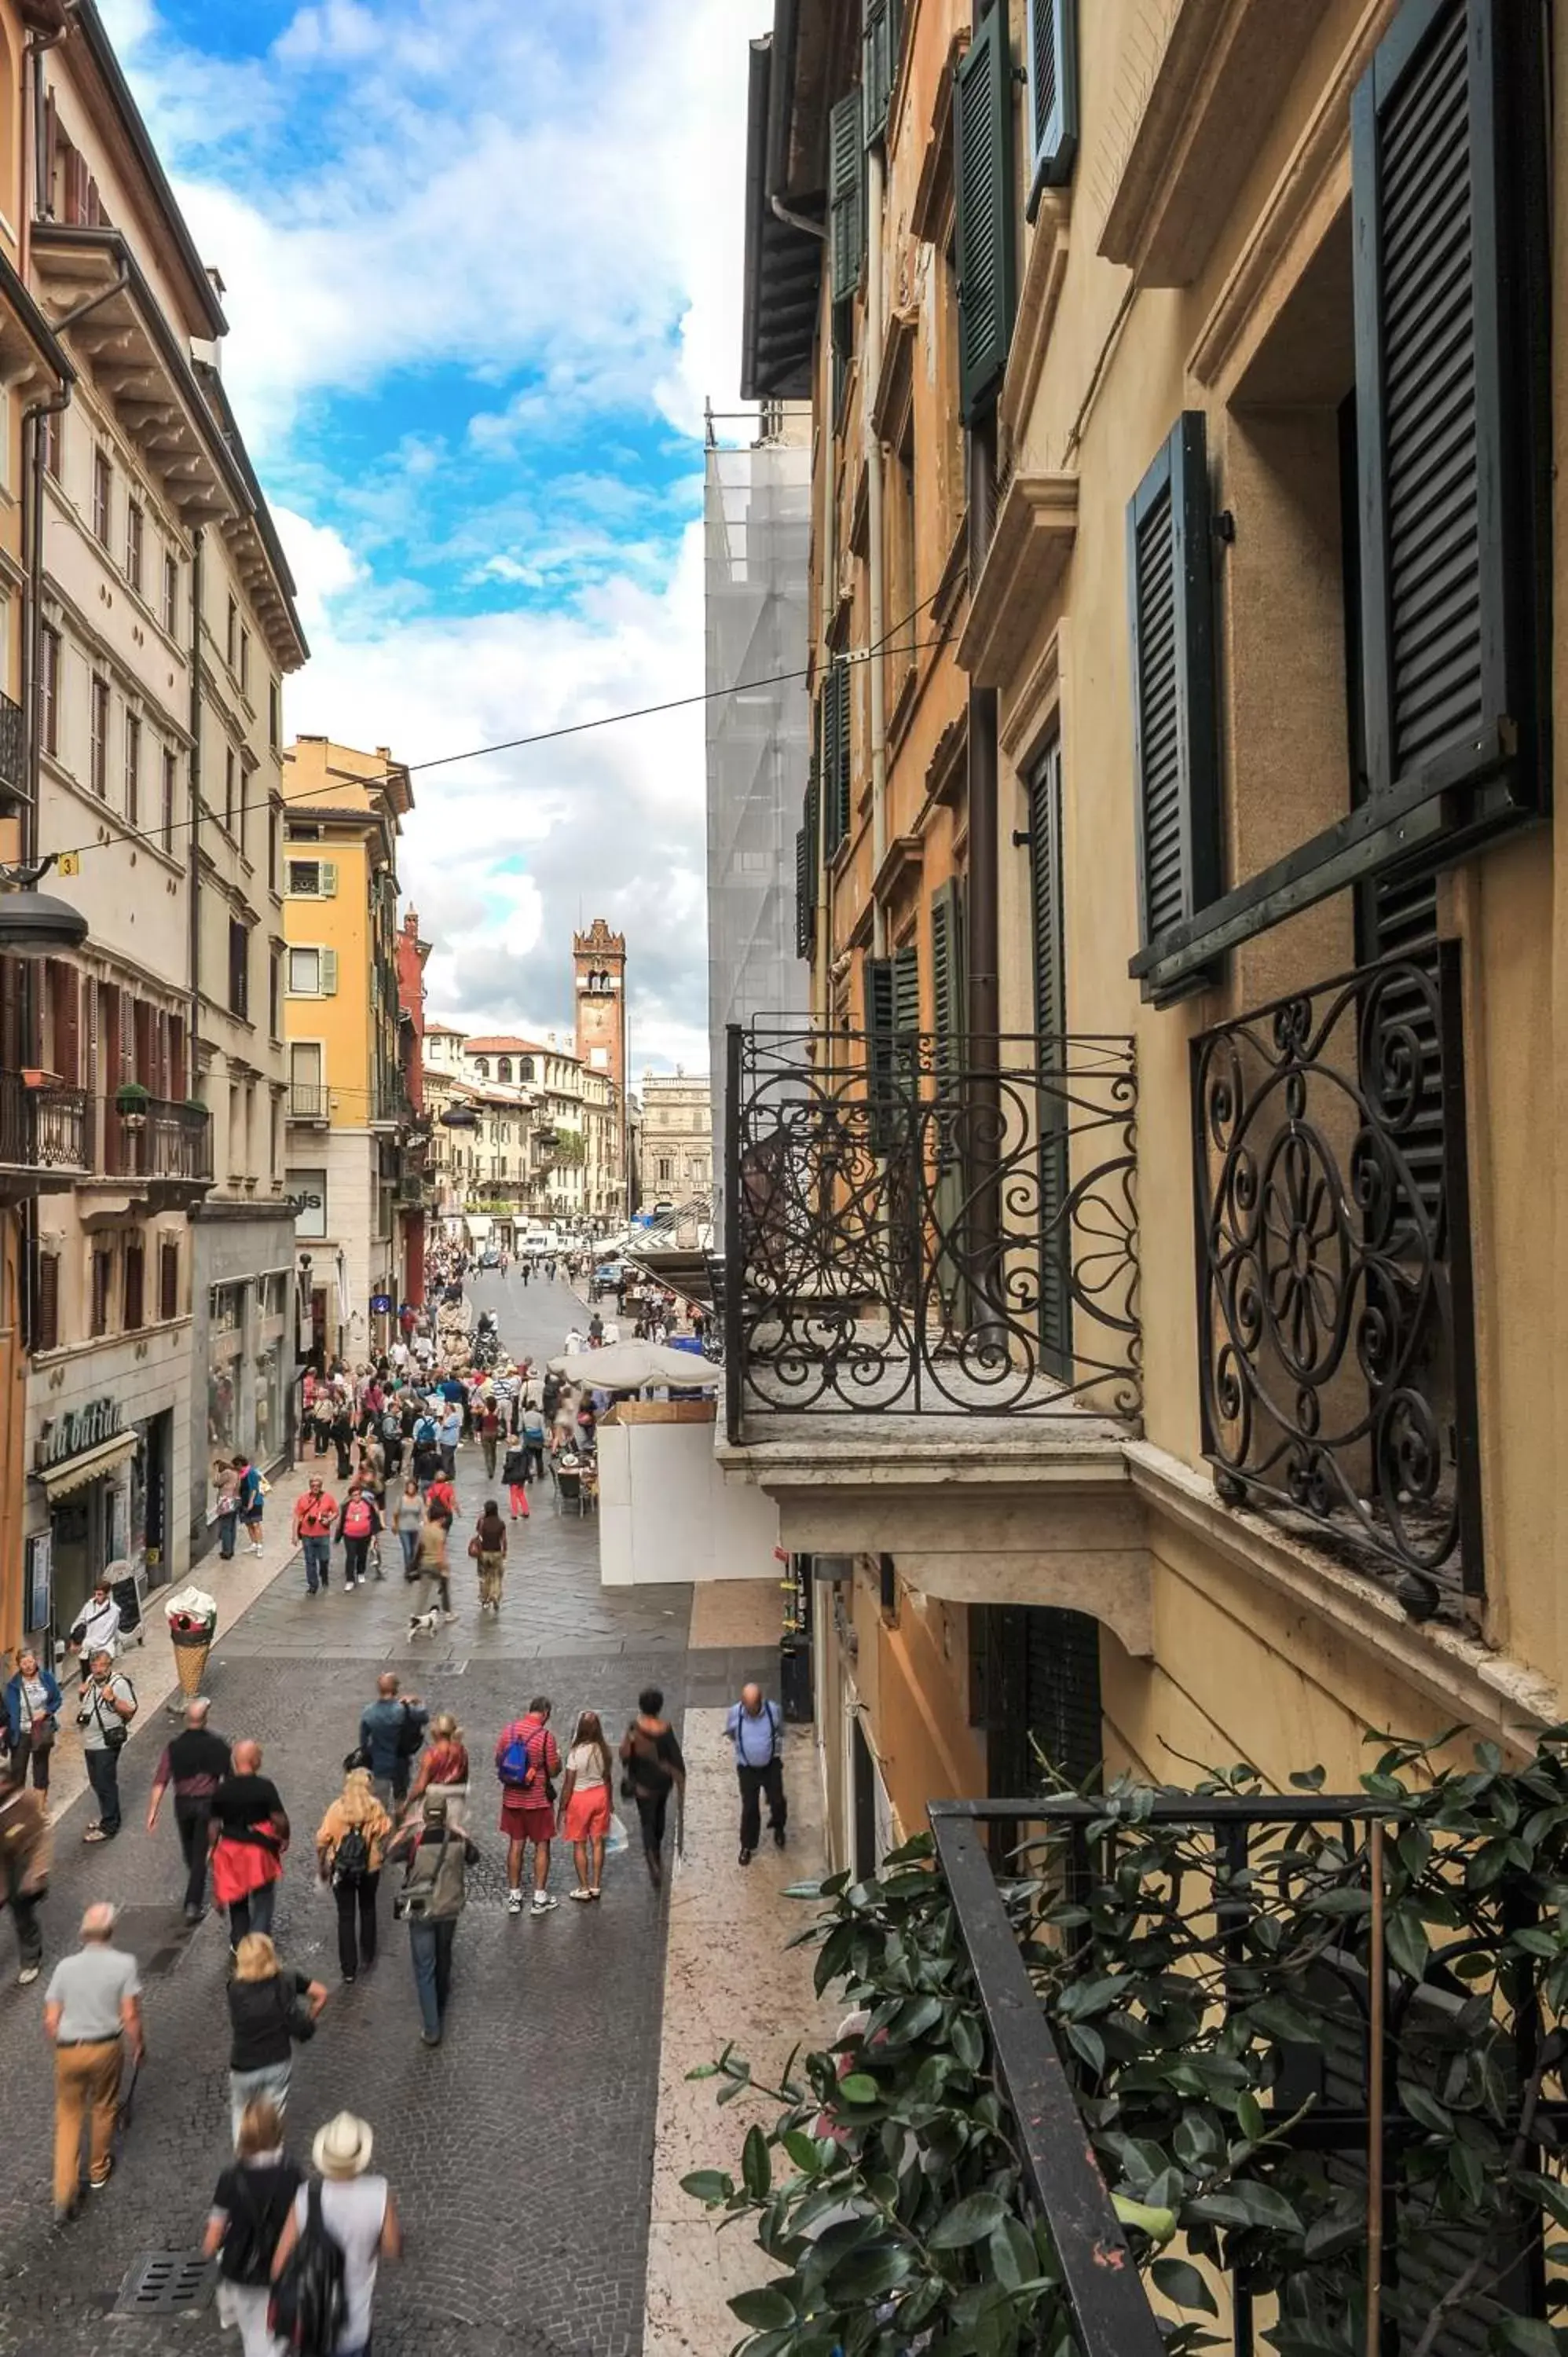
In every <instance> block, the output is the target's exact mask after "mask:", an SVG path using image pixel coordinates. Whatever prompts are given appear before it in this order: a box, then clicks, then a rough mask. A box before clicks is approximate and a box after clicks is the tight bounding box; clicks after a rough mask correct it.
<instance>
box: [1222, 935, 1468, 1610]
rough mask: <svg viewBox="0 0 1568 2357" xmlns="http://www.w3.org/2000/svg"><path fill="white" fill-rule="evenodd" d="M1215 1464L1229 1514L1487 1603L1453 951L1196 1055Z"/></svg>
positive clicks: (1287, 1012) (1303, 1004)
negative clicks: (1245, 1510)
mask: <svg viewBox="0 0 1568 2357" xmlns="http://www.w3.org/2000/svg"><path fill="white" fill-rule="evenodd" d="M1193 1134H1194V1137H1195V1139H1196V1142H1197V1206H1198V1221H1199V1243H1198V1329H1199V1353H1200V1370H1199V1372H1200V1384H1201V1394H1202V1410H1203V1437H1204V1449H1205V1453H1206V1455H1207V1456H1208V1458H1209V1461H1210V1463H1211V1464H1212V1466H1213V1469H1214V1479H1215V1486H1216V1488H1217V1489H1218V1491H1219V1495H1220V1497H1221V1498H1222V1499H1224V1500H1225V1501H1226V1502H1227V1503H1229V1504H1231V1505H1244V1506H1250V1507H1252V1508H1254V1509H1256V1510H1257V1511H1259V1512H1262V1513H1264V1514H1266V1515H1268V1516H1270V1517H1271V1518H1273V1519H1275V1520H1278V1521H1281V1522H1283V1523H1284V1524H1285V1526H1286V1527H1287V1528H1289V1529H1291V1530H1292V1531H1293V1532H1294V1534H1296V1535H1297V1536H1302V1535H1305V1536H1308V1537H1310V1538H1312V1539H1313V1541H1314V1542H1315V1544H1317V1545H1319V1546H1324V1547H1326V1548H1328V1549H1329V1550H1330V1551H1331V1552H1332V1553H1334V1554H1335V1555H1337V1556H1338V1557H1339V1558H1340V1559H1342V1560H1343V1561H1345V1562H1346V1563H1348V1564H1349V1565H1350V1566H1351V1567H1353V1568H1354V1569H1357V1570H1359V1571H1362V1572H1365V1573H1368V1574H1369V1575H1371V1576H1372V1577H1378V1578H1380V1579H1382V1580H1385V1581H1387V1582H1390V1583H1391V1585H1392V1587H1393V1591H1394V1594H1395V1595H1396V1597H1397V1598H1399V1600H1400V1602H1401V1603H1402V1605H1403V1607H1404V1609H1406V1611H1407V1612H1408V1613H1410V1615H1411V1617H1412V1619H1416V1620H1428V1619H1431V1618H1432V1617H1434V1615H1441V1616H1442V1617H1444V1618H1445V1619H1448V1620H1466V1619H1469V1618H1474V1616H1475V1614H1476V1612H1477V1609H1478V1606H1479V1601H1480V1598H1481V1597H1482V1595H1483V1593H1484V1585H1485V1583H1484V1577H1483V1566H1482V1548H1481V1525H1480V1485H1479V1463H1478V1454H1479V1447H1478V1430H1477V1405H1476V1351H1475V1335H1474V1331H1473V1327H1472V1317H1471V1276H1470V1265H1469V1226H1470V1222H1469V1200H1468V1183H1467V1172H1466V1141H1465V1072H1464V1049H1463V1030H1462V1009H1461V973H1460V952H1459V948H1458V945H1457V944H1456V943H1449V942H1445V943H1444V944H1443V946H1442V949H1441V952H1438V953H1435V954H1434V957H1433V958H1432V960H1431V961H1430V962H1426V963H1419V962H1413V961H1409V960H1403V959H1396V960H1390V961H1388V962H1387V963H1383V964H1380V965H1376V966H1369V967H1366V968H1364V969H1363V970H1362V971H1360V972H1359V973H1356V974H1347V975H1343V976H1341V977H1339V978H1338V979H1337V980H1335V981H1332V982H1326V983H1321V984H1318V985H1316V986H1315V987H1313V988H1312V989H1310V990H1305V991H1302V992H1300V993H1298V994H1297V995H1295V996H1292V997H1289V998H1283V999H1280V1000H1278V1001H1276V1003H1275V1004H1274V1005H1273V1006H1264V1007H1260V1008H1258V1009H1257V1010H1256V1011H1255V1012H1253V1013H1251V1014H1250V1015H1245V1016H1242V1017H1239V1018H1238V1019H1237V1020H1236V1021H1235V1022H1233V1023H1229V1024H1224V1025H1221V1026H1220V1027H1219V1028H1218V1029H1216V1030H1213V1031H1209V1032H1207V1033H1205V1034H1204V1035H1203V1036H1202V1038H1200V1039H1197V1041H1195V1043H1194V1047H1193Z"/></svg>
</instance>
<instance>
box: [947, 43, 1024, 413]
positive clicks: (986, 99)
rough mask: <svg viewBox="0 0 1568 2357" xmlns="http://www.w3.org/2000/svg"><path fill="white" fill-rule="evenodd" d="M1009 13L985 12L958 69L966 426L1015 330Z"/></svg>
mask: <svg viewBox="0 0 1568 2357" xmlns="http://www.w3.org/2000/svg"><path fill="white" fill-rule="evenodd" d="M1006 16H1007V12H1006V10H1005V9H1004V8H993V10H992V11H991V14H990V15H989V16H984V17H983V18H982V19H981V21H980V23H979V24H978V25H977V26H976V27H975V30H974V38H973V40H972V42H971V43H970V46H969V48H968V51H967V52H966V54H965V55H964V57H963V58H962V59H961V61H960V62H959V64H958V65H957V66H956V67H955V68H954V70H953V129H954V141H955V154H954V165H953V170H954V180H955V186H956V189H957V212H958V241H957V242H958V355H959V358H958V369H959V412H960V414H961V417H962V419H963V422H964V424H965V425H971V424H972V422H973V420H974V419H975V418H976V417H978V416H979V415H980V414H982V413H983V411H985V410H986V409H988V408H989V407H990V405H991V403H992V401H993V397H994V394H995V392H996V388H997V386H998V384H999V383H1000V382H1001V378H1002V371H1003V370H1004V368H1005V367H1006V365H1007V346H1008V343H1009V341H1010V340H1011V338H1012V334H1013V306H1014V300H1015V277H1016V267H1015V244H1016V238H1015V228H1014V220H1013V74H1012V61H1011V59H1010V58H1009V56H1008V53H1007V23H1006Z"/></svg>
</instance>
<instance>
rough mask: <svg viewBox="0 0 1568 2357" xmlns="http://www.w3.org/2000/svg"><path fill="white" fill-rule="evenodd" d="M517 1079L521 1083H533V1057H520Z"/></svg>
mask: <svg viewBox="0 0 1568 2357" xmlns="http://www.w3.org/2000/svg"><path fill="white" fill-rule="evenodd" d="M517 1077H518V1079H519V1080H520V1081H531V1080H532V1078H533V1059H532V1056H520V1057H519V1058H518V1063H517Z"/></svg>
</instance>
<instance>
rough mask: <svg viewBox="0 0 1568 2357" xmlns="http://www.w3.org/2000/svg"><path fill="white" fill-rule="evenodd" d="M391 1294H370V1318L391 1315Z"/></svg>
mask: <svg viewBox="0 0 1568 2357" xmlns="http://www.w3.org/2000/svg"><path fill="white" fill-rule="evenodd" d="M391 1314H392V1295H391V1294H390V1293H372V1294H371V1317H372V1318H387V1317H390V1316H391Z"/></svg>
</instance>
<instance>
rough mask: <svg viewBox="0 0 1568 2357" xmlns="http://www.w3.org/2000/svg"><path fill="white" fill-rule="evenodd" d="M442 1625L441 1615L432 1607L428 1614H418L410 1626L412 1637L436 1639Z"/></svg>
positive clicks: (414, 1616) (409, 1630) (409, 1631)
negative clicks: (436, 1632) (437, 1631)
mask: <svg viewBox="0 0 1568 2357" xmlns="http://www.w3.org/2000/svg"><path fill="white" fill-rule="evenodd" d="M440 1625H441V1615H440V1613H439V1612H438V1611H437V1610H436V1609H435V1605H432V1606H431V1608H430V1609H429V1611H428V1612H416V1613H415V1614H414V1615H413V1619H412V1620H410V1622H409V1624H408V1633H409V1635H410V1636H411V1637H434V1636H435V1631H436V1630H437V1629H438V1628H439V1627H440Z"/></svg>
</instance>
